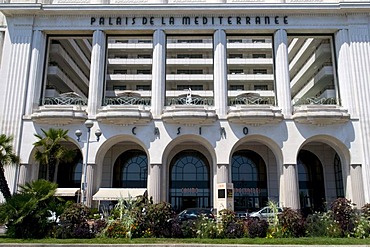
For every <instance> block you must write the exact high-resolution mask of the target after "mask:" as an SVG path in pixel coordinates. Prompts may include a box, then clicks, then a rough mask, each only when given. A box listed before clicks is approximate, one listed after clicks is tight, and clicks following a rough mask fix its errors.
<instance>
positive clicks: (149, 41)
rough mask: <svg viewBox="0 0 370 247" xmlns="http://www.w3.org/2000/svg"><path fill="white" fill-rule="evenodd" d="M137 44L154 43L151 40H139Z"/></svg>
mask: <svg viewBox="0 0 370 247" xmlns="http://www.w3.org/2000/svg"><path fill="white" fill-rule="evenodd" d="M137 42H138V43H145V44H150V43H152V40H150V39H139V40H138V41H137Z"/></svg>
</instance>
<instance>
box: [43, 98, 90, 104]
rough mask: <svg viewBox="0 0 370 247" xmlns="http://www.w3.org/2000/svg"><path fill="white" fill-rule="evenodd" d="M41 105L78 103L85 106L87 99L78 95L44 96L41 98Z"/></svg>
mask: <svg viewBox="0 0 370 247" xmlns="http://www.w3.org/2000/svg"><path fill="white" fill-rule="evenodd" d="M42 105H80V106H86V105H87V99H83V98H79V97H68V96H65V97H63V96H61V97H45V98H44V99H43V100H42Z"/></svg>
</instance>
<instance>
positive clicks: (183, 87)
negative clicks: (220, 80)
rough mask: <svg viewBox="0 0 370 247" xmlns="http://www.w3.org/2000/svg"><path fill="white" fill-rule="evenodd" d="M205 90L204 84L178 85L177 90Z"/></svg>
mask: <svg viewBox="0 0 370 247" xmlns="http://www.w3.org/2000/svg"><path fill="white" fill-rule="evenodd" d="M189 88H191V90H203V85H177V90H188V89H189Z"/></svg>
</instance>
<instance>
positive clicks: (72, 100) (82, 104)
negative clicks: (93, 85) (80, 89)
mask: <svg viewBox="0 0 370 247" xmlns="http://www.w3.org/2000/svg"><path fill="white" fill-rule="evenodd" d="M47 91H48V90H47ZM49 91H50V90H49ZM52 91H53V90H52ZM48 94H49V95H50V94H52V93H50V92H48ZM86 106H87V99H86V98H83V97H81V96H79V95H78V94H76V93H73V92H71V93H64V94H61V95H57V94H55V95H54V96H53V97H45V98H44V99H43V101H42V106H40V107H39V108H38V109H37V110H35V111H34V113H33V114H32V115H31V119H32V120H33V121H34V122H36V123H39V124H52V125H66V124H79V123H83V122H84V121H85V120H86V119H87V113H86Z"/></svg>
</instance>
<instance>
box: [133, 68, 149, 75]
mask: <svg viewBox="0 0 370 247" xmlns="http://www.w3.org/2000/svg"><path fill="white" fill-rule="evenodd" d="M151 73H152V72H151V71H150V69H138V70H137V74H138V75H149V74H151Z"/></svg>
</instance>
